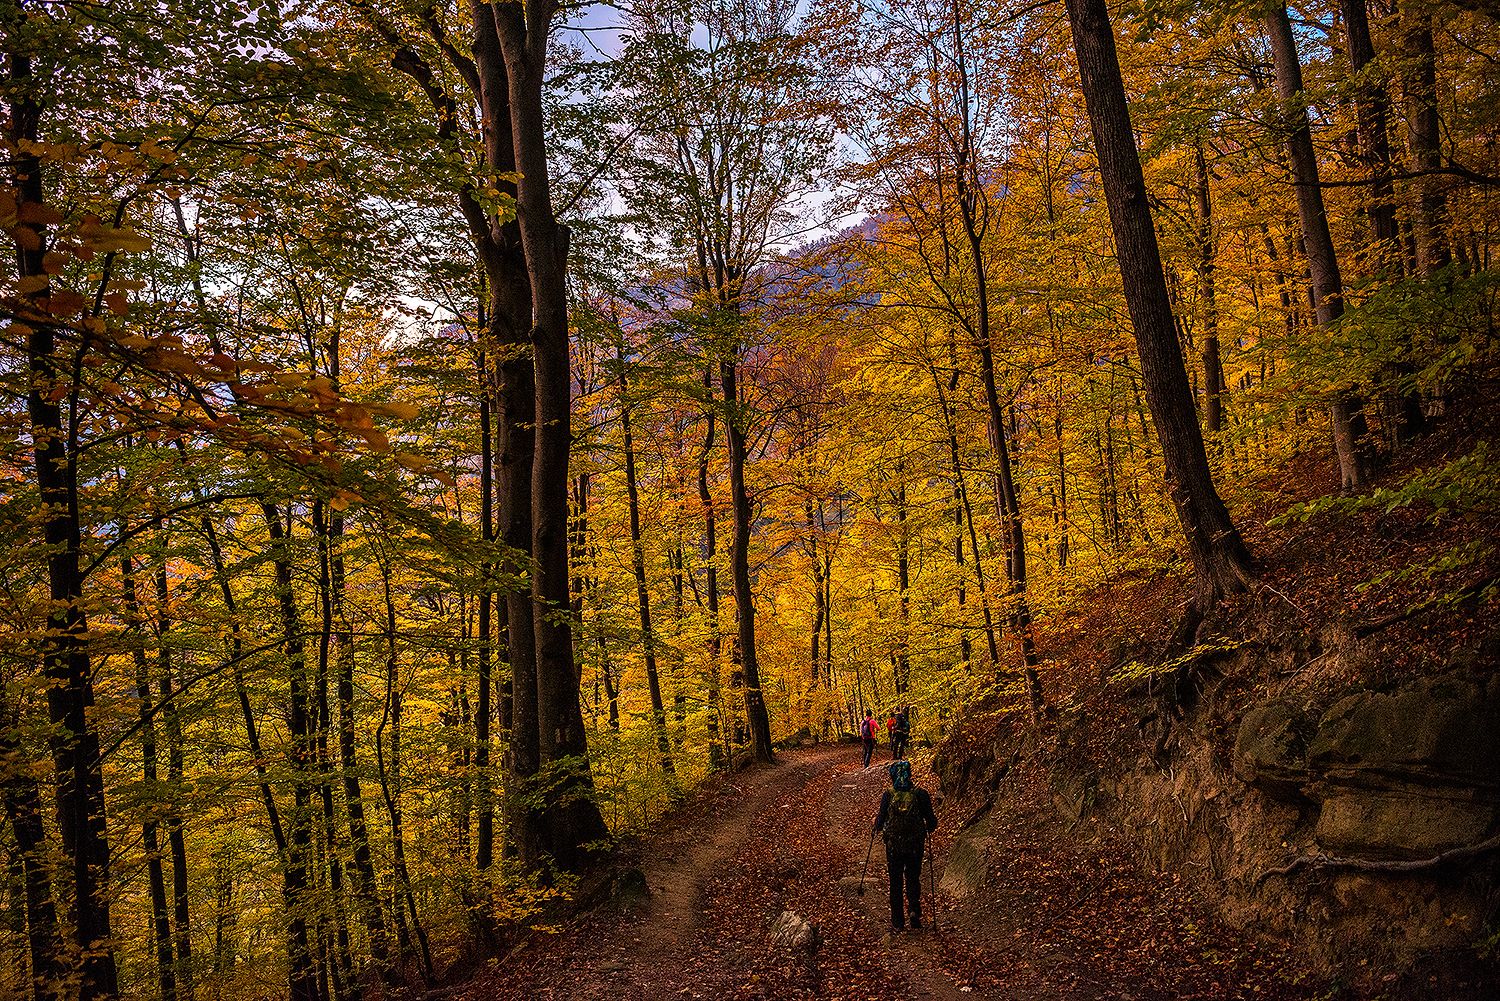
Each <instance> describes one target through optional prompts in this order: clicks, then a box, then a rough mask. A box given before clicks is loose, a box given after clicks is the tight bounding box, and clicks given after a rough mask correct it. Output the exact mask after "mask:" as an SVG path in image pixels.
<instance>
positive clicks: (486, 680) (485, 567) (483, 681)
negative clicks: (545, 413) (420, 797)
mask: <svg viewBox="0 0 1500 1001" xmlns="http://www.w3.org/2000/svg"><path fill="white" fill-rule="evenodd" d="M481 326H483V324H482V323H481ZM476 365H477V368H478V384H479V439H480V440H479V535H480V538H482V539H483V540H484V541H485V544H486V546H489V545H491V544H493V543H494V541H495V513H494V508H493V503H494V502H493V496H494V483H493V480H494V457H493V452H492V442H493V439H492V437H491V435H492V434H493V431H492V429H491V428H490V396H491V386H490V372H489V360H488V356H487V355H486V353H485V352H484V350H483V349H481V350H480V351H479V352H478V357H477V360H476ZM491 572H492V564H491V563H490V561H489V560H488V559H486V560H485V561H484V563H483V564H482V565H481V567H480V577H481V578H482V580H483V582H484V589H483V590H482V591H480V592H479V692H478V704H477V706H476V709H475V713H474V773H475V774H474V787H475V800H476V804H475V805H476V807H477V809H478V811H479V829H478V835H477V838H476V843H475V846H474V865H475V867H476V868H477V869H478V870H479V871H480V872H484V871H486V870H488V869H489V867H490V865H491V864H492V862H493V858H494V849H495V808H494V804H493V802H492V801H491V795H490V716H491V712H490V688H491V681H492V679H491V677H490V671H491V667H490V652H491V646H490V643H491V639H492V638H493V636H494V632H493V627H492V624H491V622H490V609H491V607H492V606H493V605H494V600H495V595H494V592H493V591H492V590H491V582H490V575H491Z"/></svg>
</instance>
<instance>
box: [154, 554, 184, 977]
mask: <svg viewBox="0 0 1500 1001" xmlns="http://www.w3.org/2000/svg"><path fill="white" fill-rule="evenodd" d="M163 548H165V540H163ZM168 597H169V594H168V589H167V561H166V558H165V553H164V554H163V558H162V560H161V561H160V562H159V563H158V564H157V567H156V621H157V630H158V633H159V635H162V636H165V634H166V632H167V630H168V629H169V628H170V626H171V617H170V605H169V602H168ZM156 677H157V685H158V691H159V693H160V695H161V701H160V703H159V705H160V706H161V707H162V722H163V723H164V725H165V728H166V733H167V785H168V789H169V790H170V793H169V799H170V805H169V808H168V810H167V813H166V821H167V844H168V847H169V849H170V851H171V854H172V925H173V941H174V944H175V947H176V948H175V953H176V957H175V961H176V964H177V970H176V977H175V981H176V988H177V999H178V1001H192V998H193V967H192V961H193V934H192V925H191V922H190V920H189V918H190V916H191V915H190V912H189V906H190V905H189V896H188V870H187V839H186V837H185V834H184V825H183V818H182V808H181V806H180V804H179V802H178V798H177V797H178V790H180V789H181V788H182V781H183V766H184V764H185V762H184V760H183V753H182V717H181V715H180V713H179V709H178V706H177V700H176V699H175V698H174V697H173V692H172V651H171V647H169V646H168V645H167V644H166V643H165V642H159V643H158V645H157V656H156Z"/></svg>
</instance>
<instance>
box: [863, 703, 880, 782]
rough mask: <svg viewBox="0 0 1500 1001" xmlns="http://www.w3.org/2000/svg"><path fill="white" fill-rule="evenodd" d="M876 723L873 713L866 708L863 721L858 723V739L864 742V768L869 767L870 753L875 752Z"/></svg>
mask: <svg viewBox="0 0 1500 1001" xmlns="http://www.w3.org/2000/svg"><path fill="white" fill-rule="evenodd" d="M877 725H878V724H876V722H875V717H874V714H873V713H871V712H870V710H868V709H866V710H865V718H864V722H862V723H860V724H859V739H860V740H862V741H864V743H865V767H866V768H869V767H870V755H872V754H874V753H875V734H876V733H877V731H876V729H875V727H876V726H877Z"/></svg>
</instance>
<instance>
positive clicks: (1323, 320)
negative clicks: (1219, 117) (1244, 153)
mask: <svg viewBox="0 0 1500 1001" xmlns="http://www.w3.org/2000/svg"><path fill="white" fill-rule="evenodd" d="M1265 22H1266V31H1267V33H1268V34H1269V35H1270V38H1271V56H1272V58H1273V59H1274V60H1275V62H1276V93H1277V96H1278V97H1280V98H1281V105H1282V116H1283V128H1284V129H1285V130H1286V144H1287V160H1288V162H1289V163H1290V165H1291V168H1292V182H1293V184H1295V185H1296V189H1297V216H1298V218H1299V220H1300V221H1301V223H1302V242H1303V247H1304V249H1305V251H1306V254H1307V267H1308V270H1309V272H1310V273H1311V275H1312V287H1311V292H1312V298H1313V303H1312V305H1313V310H1314V312H1315V313H1316V315H1317V318H1318V326H1320V327H1322V328H1323V330H1324V333H1325V335H1327V334H1329V333H1330V331H1331V327H1332V326H1333V324H1334V323H1336V322H1337V321H1338V319H1339V318H1340V317H1341V316H1343V315H1344V283H1343V278H1342V277H1341V276H1340V274H1339V262H1338V257H1337V255H1336V254H1335V253H1334V249H1333V236H1332V234H1331V233H1330V232H1329V229H1328V214H1327V211H1326V210H1325V209H1324V206H1323V189H1322V188H1320V187H1319V186H1318V157H1317V152H1316V151H1315V150H1314V149H1313V144H1312V130H1311V127H1310V126H1309V124H1308V119H1307V108H1306V107H1305V106H1304V105H1303V104H1302V102H1303V100H1304V97H1303V94H1302V63H1301V60H1300V59H1299V57H1298V55H1297V43H1296V39H1295V38H1294V37H1293V35H1292V25H1291V22H1290V21H1288V20H1287V16H1286V7H1285V6H1284V5H1282V4H1280V3H1279V2H1276V3H1271V4H1270V5H1268V6H1267V7H1266V8H1265ZM1361 405H1362V404H1361V401H1360V399H1359V396H1358V395H1357V394H1355V393H1353V392H1351V391H1348V390H1343V389H1339V390H1335V393H1334V400H1333V403H1332V405H1331V407H1330V411H1331V416H1332V420H1333V446H1334V450H1335V451H1336V452H1337V453H1338V460H1339V475H1340V477H1341V478H1342V480H1343V490H1344V492H1345V493H1350V492H1353V491H1357V490H1360V489H1362V488H1363V487H1364V486H1365V484H1366V482H1367V480H1368V474H1367V473H1366V470H1365V459H1364V455H1363V444H1362V443H1361V442H1360V441H1359V435H1360V432H1361V430H1362V428H1361V426H1360V425H1361V424H1362V423H1363V419H1362V418H1361V417H1360V407H1361Z"/></svg>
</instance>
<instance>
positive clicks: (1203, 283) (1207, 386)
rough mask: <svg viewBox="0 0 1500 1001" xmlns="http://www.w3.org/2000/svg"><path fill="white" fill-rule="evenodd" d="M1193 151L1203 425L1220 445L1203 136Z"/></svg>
mask: <svg viewBox="0 0 1500 1001" xmlns="http://www.w3.org/2000/svg"><path fill="white" fill-rule="evenodd" d="M1193 152H1194V154H1195V156H1194V160H1195V166H1196V168H1197V169H1196V171H1195V173H1196V175H1197V188H1198V192H1197V194H1198V290H1199V291H1198V294H1199V299H1200V301H1201V302H1202V303H1203V428H1204V430H1205V431H1207V432H1208V433H1209V435H1211V436H1212V440H1213V441H1214V442H1215V443H1216V445H1215V447H1218V445H1217V442H1218V440H1219V435H1220V433H1221V432H1222V431H1223V429H1224V401H1223V399H1222V396H1223V393H1224V368H1223V366H1222V364H1221V363H1220V361H1219V304H1218V299H1217V296H1216V294H1215V292H1216V290H1215V287H1214V286H1215V282H1214V257H1215V248H1214V224H1213V202H1212V201H1211V200H1210V198H1209V191H1208V164H1207V162H1205V161H1204V159H1203V140H1202V139H1199V140H1198V143H1197V146H1196V147H1195V149H1194V150H1193Z"/></svg>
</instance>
